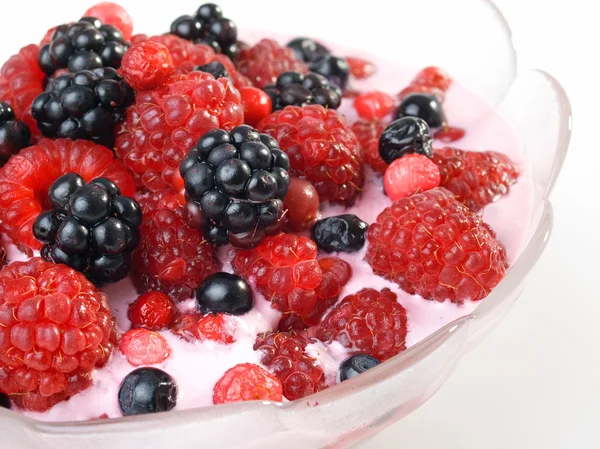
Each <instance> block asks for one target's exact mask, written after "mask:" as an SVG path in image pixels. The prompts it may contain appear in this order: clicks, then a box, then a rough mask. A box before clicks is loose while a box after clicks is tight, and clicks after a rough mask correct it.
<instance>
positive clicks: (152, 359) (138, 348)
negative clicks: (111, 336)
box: [119, 329, 171, 366]
mask: <svg viewBox="0 0 600 449" xmlns="http://www.w3.org/2000/svg"><path fill="white" fill-rule="evenodd" d="M119 350H120V351H121V354H123V355H124V356H125V358H126V359H127V361H128V362H129V363H130V364H131V365H133V366H142V365H156V364H158V363H162V362H164V361H165V360H167V359H168V358H169V356H170V355H171V347H170V346H169V343H167V340H165V338H164V337H163V336H162V335H160V334H157V333H156V332H152V331H149V330H148V329H131V330H130V331H127V333H126V334H125V335H123V338H122V339H121V344H120V346H119Z"/></svg>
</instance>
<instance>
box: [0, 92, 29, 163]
mask: <svg viewBox="0 0 600 449" xmlns="http://www.w3.org/2000/svg"><path fill="white" fill-rule="evenodd" d="M30 140H31V132H30V131H29V127H28V126H27V125H26V124H25V123H23V122H22V121H20V120H16V118H15V113H14V111H13V109H12V107H11V106H10V105H9V104H8V103H4V102H0V167H2V166H3V165H4V164H5V163H6V162H7V161H8V159H9V158H10V157H11V156H12V155H13V154H16V153H18V152H19V150H21V149H22V148H25V147H26V146H29V142H30Z"/></svg>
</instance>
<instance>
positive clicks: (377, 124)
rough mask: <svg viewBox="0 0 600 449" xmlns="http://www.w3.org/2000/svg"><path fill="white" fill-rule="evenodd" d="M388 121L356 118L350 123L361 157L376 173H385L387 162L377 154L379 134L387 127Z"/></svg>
mask: <svg viewBox="0 0 600 449" xmlns="http://www.w3.org/2000/svg"><path fill="white" fill-rule="evenodd" d="M388 124H389V123H387V122H384V121H383V120H373V121H367V120H358V121H356V122H354V123H353V124H352V131H353V132H354V134H355V135H356V138H357V139H358V143H359V144H360V147H361V149H362V157H363V160H364V161H365V164H367V165H369V166H370V167H371V168H372V169H373V170H375V171H376V172H377V173H385V170H386V168H387V167H388V164H387V163H386V162H385V161H384V160H383V159H381V155H380V154H379V136H381V133H383V131H384V130H385V128H387V126H388Z"/></svg>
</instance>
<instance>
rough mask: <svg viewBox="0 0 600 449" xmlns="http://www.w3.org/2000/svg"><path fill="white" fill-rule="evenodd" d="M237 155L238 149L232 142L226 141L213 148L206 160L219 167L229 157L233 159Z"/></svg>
mask: <svg viewBox="0 0 600 449" xmlns="http://www.w3.org/2000/svg"><path fill="white" fill-rule="evenodd" d="M236 156H237V149H236V148H235V147H234V146H233V145H231V144H230V143H225V144H223V145H219V146H218V147H217V148H215V149H214V150H212V151H211V152H210V155H209V156H208V158H207V159H206V162H207V163H209V164H210V165H212V166H213V167H215V168H217V167H218V166H219V165H221V163H223V162H225V161H226V160H228V159H233V158H234V157H236Z"/></svg>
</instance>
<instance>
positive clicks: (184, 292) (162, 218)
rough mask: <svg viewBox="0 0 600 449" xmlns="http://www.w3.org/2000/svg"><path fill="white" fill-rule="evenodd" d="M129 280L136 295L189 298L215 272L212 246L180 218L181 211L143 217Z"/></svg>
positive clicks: (157, 212) (165, 210) (166, 211)
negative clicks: (136, 290) (150, 294)
mask: <svg viewBox="0 0 600 449" xmlns="http://www.w3.org/2000/svg"><path fill="white" fill-rule="evenodd" d="M132 257H133V266H132V269H131V277H132V279H133V283H134V285H135V286H136V288H137V289H138V291H139V292H140V293H145V292H149V291H153V290H158V291H161V292H163V293H166V294H168V295H169V296H171V298H173V299H175V300H184V299H188V298H191V297H192V296H193V294H194V291H195V290H196V288H197V287H198V286H199V285H200V284H201V283H202V281H203V280H204V279H206V277H208V276H209V275H211V274H213V273H215V272H217V271H218V267H217V265H216V259H215V256H214V254H213V249H212V247H211V246H210V245H209V244H208V243H207V242H206V241H205V240H204V238H203V236H202V234H200V233H199V232H198V231H196V230H195V229H193V228H190V227H189V226H188V225H187V224H186V223H185V221H184V219H183V218H182V209H181V208H180V209H178V210H177V211H175V212H173V211H170V210H168V209H162V210H157V211H155V212H151V213H149V214H146V215H144V218H143V219H142V224H141V226H140V244H139V245H138V247H137V249H136V250H135V251H134V253H133V255H132Z"/></svg>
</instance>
